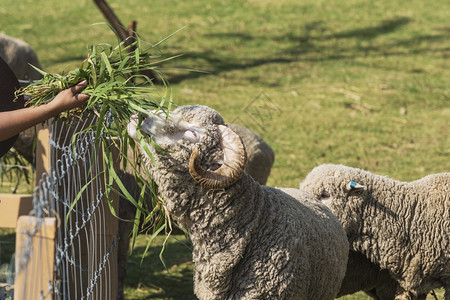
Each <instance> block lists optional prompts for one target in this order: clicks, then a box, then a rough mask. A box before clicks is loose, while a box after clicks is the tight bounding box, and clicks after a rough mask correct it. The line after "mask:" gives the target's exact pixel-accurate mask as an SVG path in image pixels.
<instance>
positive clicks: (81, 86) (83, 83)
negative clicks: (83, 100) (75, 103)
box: [70, 80, 87, 95]
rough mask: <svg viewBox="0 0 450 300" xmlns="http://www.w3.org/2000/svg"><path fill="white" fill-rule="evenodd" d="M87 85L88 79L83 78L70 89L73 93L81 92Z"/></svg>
mask: <svg viewBox="0 0 450 300" xmlns="http://www.w3.org/2000/svg"><path fill="white" fill-rule="evenodd" d="M86 86H87V81H86V80H83V81H81V82H79V83H78V84H77V85H75V86H73V87H71V88H70V91H71V92H72V94H74V95H75V94H78V93H79V92H81V91H82V90H83V89H84V88H85V87H86Z"/></svg>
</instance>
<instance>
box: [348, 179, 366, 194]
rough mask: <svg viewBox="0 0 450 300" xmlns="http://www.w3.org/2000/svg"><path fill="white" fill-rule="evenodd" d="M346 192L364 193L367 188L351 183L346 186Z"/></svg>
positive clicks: (354, 182)
mask: <svg viewBox="0 0 450 300" xmlns="http://www.w3.org/2000/svg"><path fill="white" fill-rule="evenodd" d="M345 188H346V190H347V191H348V192H351V191H362V190H365V189H366V187H365V186H364V185H362V184H359V183H357V182H356V181H350V182H349V183H348V184H347V185H346V186H345Z"/></svg>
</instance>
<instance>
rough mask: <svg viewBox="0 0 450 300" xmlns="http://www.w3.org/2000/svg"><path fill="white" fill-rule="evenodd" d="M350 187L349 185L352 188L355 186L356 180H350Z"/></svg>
mask: <svg viewBox="0 0 450 300" xmlns="http://www.w3.org/2000/svg"><path fill="white" fill-rule="evenodd" d="M350 187H351V188H352V189H354V188H355V187H356V182H355V181H351V182H350Z"/></svg>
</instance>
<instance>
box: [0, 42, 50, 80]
mask: <svg viewBox="0 0 450 300" xmlns="http://www.w3.org/2000/svg"><path fill="white" fill-rule="evenodd" d="M0 57H1V58H2V59H3V60H4V61H5V62H6V63H7V64H8V66H9V67H10V68H11V70H13V72H14V75H16V77H17V79H22V80H38V79H41V78H42V75H41V73H39V72H38V71H36V70H35V69H33V68H32V67H31V66H30V64H31V65H33V66H35V67H37V68H39V69H42V67H41V65H40V64H39V59H38V57H37V55H36V52H34V50H33V49H32V48H31V47H30V45H28V44H27V43H25V42H24V41H22V40H19V39H16V38H12V37H10V36H7V35H5V34H2V33H0Z"/></svg>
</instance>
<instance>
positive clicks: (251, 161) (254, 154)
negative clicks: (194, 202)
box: [117, 124, 275, 300]
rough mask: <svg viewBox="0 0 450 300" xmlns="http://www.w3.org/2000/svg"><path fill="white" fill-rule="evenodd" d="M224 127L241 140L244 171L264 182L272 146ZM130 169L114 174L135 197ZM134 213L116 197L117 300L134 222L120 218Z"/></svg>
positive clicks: (137, 190)
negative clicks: (243, 147)
mask: <svg viewBox="0 0 450 300" xmlns="http://www.w3.org/2000/svg"><path fill="white" fill-rule="evenodd" d="M228 127H230V128H231V129H232V130H233V131H234V132H235V133H237V134H238V135H239V136H240V137H241V139H242V142H243V143H244V146H245V149H246V151H247V157H248V163H247V166H246V168H245V172H246V173H247V174H248V175H250V176H251V177H252V178H253V179H255V181H257V182H259V183H260V184H263V185H264V184H266V182H267V178H268V177H269V175H270V170H271V168H272V165H273V162H274V160H275V154H274V152H273V150H272V148H271V147H270V146H269V145H268V144H267V143H266V142H265V141H264V140H263V139H262V138H261V137H260V136H259V135H257V134H256V133H255V132H253V131H252V130H250V129H248V128H245V127H242V126H239V125H236V124H228ZM133 151H134V149H131V148H130V149H129V150H128V153H127V157H128V158H131V157H134V153H133ZM133 172H134V170H133V169H132V168H131V167H130V166H129V165H128V167H127V170H125V171H119V172H118V173H117V175H118V176H119V178H120V180H121V181H122V183H123V184H124V186H125V187H126V188H127V190H128V191H129V192H130V194H131V195H132V196H133V198H134V199H137V198H138V197H139V193H140V192H141V188H140V187H139V185H138V184H137V183H136V180H135V179H134V175H133ZM142 176H145V174H142ZM146 201H147V205H149V206H151V195H150V194H149V193H148V194H147V195H146ZM135 215H136V206H134V205H133V204H132V203H131V202H129V201H127V200H126V199H123V198H120V199H119V216H120V218H121V220H119V243H118V252H117V261H118V262H117V265H118V278H117V279H118V283H117V290H118V291H117V300H123V299H125V295H124V281H125V276H126V270H127V264H128V255H129V247H130V235H131V231H132V230H133V225H134V224H133V222H130V221H123V220H133V219H134V217H135Z"/></svg>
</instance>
